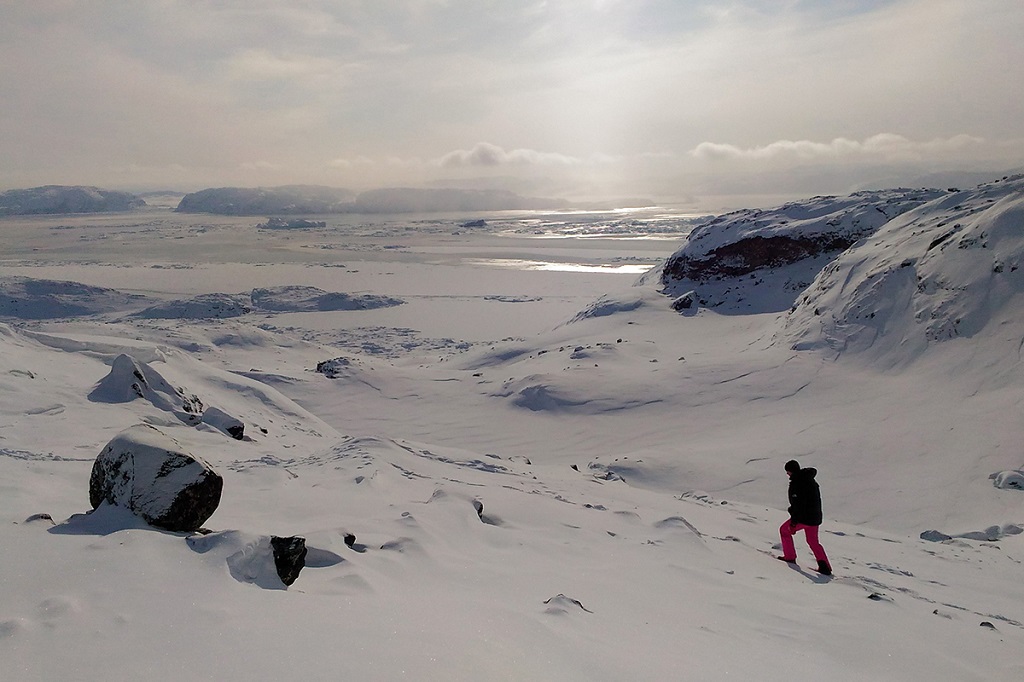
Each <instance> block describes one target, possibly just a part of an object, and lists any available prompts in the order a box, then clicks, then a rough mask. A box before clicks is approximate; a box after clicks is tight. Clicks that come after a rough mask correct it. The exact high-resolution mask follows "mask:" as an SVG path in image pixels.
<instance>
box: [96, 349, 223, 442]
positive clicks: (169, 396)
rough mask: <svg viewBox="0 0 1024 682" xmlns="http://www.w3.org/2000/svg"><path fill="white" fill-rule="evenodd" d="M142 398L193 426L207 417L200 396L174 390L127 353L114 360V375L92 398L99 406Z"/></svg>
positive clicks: (150, 368) (102, 383)
mask: <svg viewBox="0 0 1024 682" xmlns="http://www.w3.org/2000/svg"><path fill="white" fill-rule="evenodd" d="M138 398H142V399H144V400H148V401H149V402H151V403H153V405H154V406H156V407H158V408H159V409H161V410H166V411H167V412H171V413H173V414H174V415H175V416H177V417H178V418H179V419H181V420H182V421H183V422H185V423H186V424H189V425H195V424H198V423H199V421H200V419H201V418H202V415H203V402H202V401H201V400H200V399H199V397H198V396H196V395H195V394H190V393H188V392H186V391H185V390H183V389H181V388H176V387H174V386H172V385H171V384H170V383H169V382H168V381H167V380H166V379H164V378H163V376H161V374H160V373H159V372H157V371H156V370H155V369H153V368H152V367H150V366H149V365H148V364H146V363H145V362H140V361H138V360H136V359H135V358H133V357H132V356H130V355H126V354H124V353H122V354H121V355H118V356H117V357H116V358H114V362H113V363H112V364H111V367H110V372H109V373H108V374H107V376H105V377H103V378H102V379H100V380H99V382H98V383H97V384H96V387H95V388H93V390H92V392H91V393H90V394H89V400H92V401H93V402H98V403H127V402H131V401H132V400H136V399H138ZM214 426H216V424H215V425H214Z"/></svg>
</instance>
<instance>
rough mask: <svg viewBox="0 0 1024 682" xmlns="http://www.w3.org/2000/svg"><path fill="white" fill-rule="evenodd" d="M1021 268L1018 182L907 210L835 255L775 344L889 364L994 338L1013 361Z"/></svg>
mask: <svg viewBox="0 0 1024 682" xmlns="http://www.w3.org/2000/svg"><path fill="white" fill-rule="evenodd" d="M1022 265H1024V176H1015V177H1011V178H1008V179H1006V180H1004V181H1001V182H996V183H991V184H987V185H982V186H980V187H978V188H977V189H974V190H969V191H962V192H956V193H953V194H950V195H948V196H946V197H943V198H941V199H938V200H935V201H932V202H930V203H928V204H926V205H924V206H921V207H919V208H917V209H915V210H913V211H910V212H907V213H905V214H903V215H902V216H900V217H899V218H897V219H895V220H893V221H891V222H889V223H887V224H886V225H885V226H884V227H882V228H881V229H880V230H878V232H877V233H875V234H874V235H873V236H872V237H870V238H868V239H867V240H865V241H864V242H863V243H861V244H858V245H857V246H856V247H854V248H851V249H850V250H848V251H846V252H845V253H843V254H842V255H840V256H839V257H838V258H837V259H836V260H835V261H834V262H833V263H831V264H829V265H828V266H827V267H826V268H825V269H824V270H823V271H822V272H821V273H820V274H819V275H818V277H817V278H816V279H815V280H814V282H813V284H812V285H811V286H810V287H809V288H808V289H807V291H806V292H804V293H803V294H802V295H801V296H800V297H799V299H798V300H797V301H796V303H795V305H794V307H793V309H792V311H791V312H790V313H789V314H788V315H787V317H786V319H785V324H784V328H783V333H782V336H783V338H784V339H785V342H786V343H789V344H791V345H792V346H793V347H794V348H796V349H812V348H823V349H830V350H832V351H837V352H858V351H867V350H871V351H872V357H879V356H881V355H893V354H895V356H896V357H893V359H894V360H896V361H906V360H909V359H912V358H913V357H916V356H917V355H919V354H920V353H921V352H922V351H923V350H924V349H925V348H926V347H928V346H929V345H931V344H935V343H938V342H942V341H948V340H951V339H957V338H972V337H973V338H981V337H999V338H1001V339H1004V340H1006V341H1007V342H1008V343H1007V344H1004V346H1005V347H1004V352H1005V353H1010V354H1011V355H1013V357H1011V358H1009V359H1010V360H1013V361H1014V362H1016V361H1019V359H1020V357H1019V355H1020V343H1021V338H1024V336H1021V335H1020V333H1019V332H1020V328H1021V320H1022V319H1024V296H1022V295H1021V294H1022V293H1024V270H1022V269H1021V266H1022ZM993 340H995V341H997V342H1000V341H998V339H995V338H993ZM1000 343H1001V342H1000Z"/></svg>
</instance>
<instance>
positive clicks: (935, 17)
mask: <svg viewBox="0 0 1024 682" xmlns="http://www.w3.org/2000/svg"><path fill="white" fill-rule="evenodd" d="M1022 36H1024V1H1022V0H777V1H772V0H736V1H724V2H711V1H703V0H702V1H698V0H692V1H691V0H548V1H547V2H542V1H537V0H522V1H517V0H403V1H400V0H333V1H331V0H322V1H318V0H291V1H286V0H215V1H214V0H210V1H202V0H187V1H186V0H122V1H114V0H107V1H104V0H91V1H80V2H79V1H75V0H31V1H20V0H0V88H2V100H0V101H2V105H0V188H4V189H9V188H15V187H30V186H35V185H40V184H92V185H99V186H102V187H110V188H133V189H142V188H147V187H150V188H155V187H159V188H178V189H183V190H192V189H198V188H201V187H209V186H222V185H237V186H271V185H280V184H292V183H308V184H322V185H331V186H338V187H350V188H353V189H366V188H371V187H378V186H461V187H483V186H494V187H505V188H508V189H512V190H515V191H519V192H520V193H523V194H533V195H542V196H565V197H571V198H582V197H590V198H598V197H608V198H614V197H635V196H642V197H651V198H654V199H656V200H658V201H661V202H667V201H671V200H677V201H683V202H691V203H694V202H696V203H700V202H707V201H712V200H711V199H709V198H708V197H710V196H711V195H719V194H725V195H735V194H757V193H766V194H783V193H790V194H797V195H807V194H813V193H819V192H841V191H848V190H851V189H855V188H857V187H861V186H867V185H871V184H879V183H884V182H888V181H896V180H899V179H902V178H913V177H916V176H918V175H921V174H923V173H927V172H932V171H941V170H984V169H989V170H1005V169H1010V168H1019V167H1021V166H1024V39H1022Z"/></svg>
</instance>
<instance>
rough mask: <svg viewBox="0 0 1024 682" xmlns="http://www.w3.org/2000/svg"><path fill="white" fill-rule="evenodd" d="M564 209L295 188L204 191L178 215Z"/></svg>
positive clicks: (511, 201)
mask: <svg viewBox="0 0 1024 682" xmlns="http://www.w3.org/2000/svg"><path fill="white" fill-rule="evenodd" d="M566 205H567V204H566V202H564V201H562V200H560V199H543V198H537V197H523V196H520V195H518V194H515V193H513V192H506V191H502V190H470V189H413V188H387V189H375V190H370V191H368V192H363V193H361V194H359V195H356V194H355V193H353V192H351V191H350V190H345V189H336V188H332V187H318V186H308V185H291V186H285V187H268V188H243V187H221V188H216V189H204V190H202V191H199V192H193V193H192V194H187V195H185V196H184V197H183V198H182V200H181V203H179V204H178V207H177V208H176V209H175V210H176V211H178V212H179V213H215V214H219V215H277V216H280V215H299V214H301V215H310V214H323V213H437V212H459V211H503V210H529V209H538V210H547V209H554V208H562V207H564V206H566Z"/></svg>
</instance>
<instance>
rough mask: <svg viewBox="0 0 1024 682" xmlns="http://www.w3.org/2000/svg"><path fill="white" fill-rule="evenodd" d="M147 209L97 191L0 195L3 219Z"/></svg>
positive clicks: (129, 197) (135, 200)
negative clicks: (9, 216)
mask: <svg viewBox="0 0 1024 682" xmlns="http://www.w3.org/2000/svg"><path fill="white" fill-rule="evenodd" d="M145 205H146V202H145V201H144V200H143V199H141V198H140V197H138V196H136V195H134V194H129V193H128V192H115V191H111V190H105V189H99V188H97V187H82V186H66V185H46V186H43V187H32V188H30V189H12V190H8V191H6V192H0V216H2V215H45V214H63V213H108V212H117V211H133V210H135V209H138V208H141V207H143V206H145Z"/></svg>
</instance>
